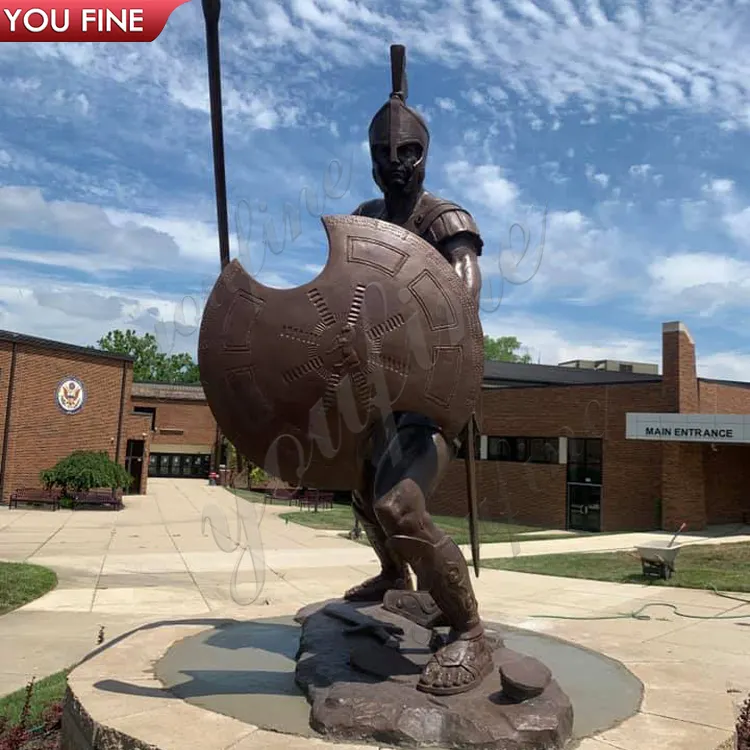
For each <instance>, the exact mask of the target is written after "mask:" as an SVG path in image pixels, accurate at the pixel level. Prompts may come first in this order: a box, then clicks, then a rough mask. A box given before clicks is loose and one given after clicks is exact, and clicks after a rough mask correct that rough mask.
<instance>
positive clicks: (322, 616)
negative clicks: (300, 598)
mask: <svg viewBox="0 0 750 750" xmlns="http://www.w3.org/2000/svg"><path fill="white" fill-rule="evenodd" d="M327 604H329V602H322V603H320V604H315V605H311V606H309V607H305V608H304V609H302V610H300V612H299V613H298V614H297V617H296V620H297V622H299V623H300V624H301V626H302V628H301V630H302V633H301V637H300V645H299V651H298V653H297V668H296V672H295V680H296V682H297V684H298V685H299V687H300V688H301V689H302V690H303V691H304V692H305V694H306V695H307V698H308V701H309V702H310V704H311V713H310V723H311V726H312V727H313V729H315V730H316V731H317V732H320V733H321V734H322V735H324V736H325V737H326V738H328V739H330V740H334V741H346V742H374V743H380V744H386V745H401V746H407V747H420V746H433V747H434V746H438V747H442V748H456V749H457V750H458V749H460V750H472V749H473V750H479V749H480V748H481V750H557V749H559V748H563V747H565V745H566V744H567V743H568V741H569V739H570V737H571V733H572V727H573V707H572V705H571V702H570V700H569V699H568V697H567V695H566V694H565V693H564V692H563V691H562V690H561V688H560V686H559V685H558V684H557V682H555V680H554V679H553V678H552V675H550V673H549V670H547V668H546V667H545V666H544V665H543V664H541V662H539V661H537V660H536V659H532V658H530V657H527V656H524V655H522V654H519V653H517V652H514V651H512V650H510V649H507V648H505V647H504V646H503V643H502V640H501V638H500V634H497V633H495V634H489V635H490V637H491V638H492V639H493V647H494V661H495V669H494V670H493V672H492V673H491V674H490V675H489V676H488V677H487V678H485V680H484V681H483V682H482V684H481V685H479V686H478V687H476V688H475V689H474V690H472V691H470V692H468V693H464V694H462V695H455V696H432V695H428V694H426V693H422V692H420V691H418V690H417V689H416V684H417V680H418V679H419V675H420V672H421V670H422V668H423V666H424V665H425V664H426V663H427V661H428V660H429V658H430V656H431V654H432V651H431V648H430V642H431V636H432V632H431V631H430V630H427V629H425V628H422V627H420V626H419V625H416V624H414V623H412V622H410V621H409V620H406V619H405V618H403V617H400V616H399V615H397V614H394V613H391V612H388V611H386V610H385V609H383V607H382V606H380V605H343V603H340V602H336V607H337V608H339V609H340V608H341V607H342V606H349V607H351V608H352V609H353V610H356V613H358V615H359V616H360V617H362V616H364V617H369V618H372V625H373V626H374V627H372V628H369V629H368V628H367V627H366V626H365V627H364V628H363V627H362V626H361V625H360V626H359V628H358V629H356V630H354V631H353V632H347V630H348V629H349V630H351V626H348V625H347V623H346V622H344V621H342V620H341V619H339V618H338V617H332V616H330V615H329V614H327V613H325V612H324V611H323V610H324V607H325V606H326V605H327ZM378 624H379V625H381V626H385V628H386V629H387V632H390V633H392V632H393V630H392V627H393V626H396V628H401V630H402V631H403V632H402V633H401V634H399V635H397V640H398V644H397V647H396V648H394V647H393V643H392V640H391V643H390V644H387V643H385V641H386V638H385V637H383V635H382V634H383V631H382V630H381V631H380V634H381V637H378V633H377V632H376V631H377V630H378V628H377V627H376V626H377V625H378ZM389 628H390V629H389ZM388 629H389V630H388ZM503 686H505V689H504V688H503Z"/></svg>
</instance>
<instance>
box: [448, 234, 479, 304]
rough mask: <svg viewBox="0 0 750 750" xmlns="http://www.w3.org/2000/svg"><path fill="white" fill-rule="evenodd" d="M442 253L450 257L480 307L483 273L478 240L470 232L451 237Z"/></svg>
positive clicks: (475, 302) (451, 262) (455, 269)
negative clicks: (480, 267)
mask: <svg viewBox="0 0 750 750" xmlns="http://www.w3.org/2000/svg"><path fill="white" fill-rule="evenodd" d="M440 250H441V252H442V255H443V256H444V257H445V258H447V259H448V261H449V263H450V264H451V265H452V266H453V270H454V271H455V272H456V273H457V274H458V277H459V278H460V279H461V281H463V283H464V286H465V287H466V290H467V291H468V292H469V294H470V295H471V298H472V299H473V300H474V304H475V305H476V306H477V308H478V307H479V293H480V291H481V289H482V273H481V271H480V270H479V258H478V253H477V251H478V250H479V251H480V252H481V249H480V248H477V242H476V240H475V239H474V237H472V236H471V235H470V234H468V233H467V234H459V235H456V236H455V237H449V238H448V239H446V240H445V241H444V242H443V243H442V247H441V248H440Z"/></svg>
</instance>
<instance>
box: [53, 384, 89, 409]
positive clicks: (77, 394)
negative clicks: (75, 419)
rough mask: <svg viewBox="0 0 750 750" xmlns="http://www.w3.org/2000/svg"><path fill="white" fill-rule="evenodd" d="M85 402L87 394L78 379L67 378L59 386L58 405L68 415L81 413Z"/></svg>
mask: <svg viewBox="0 0 750 750" xmlns="http://www.w3.org/2000/svg"><path fill="white" fill-rule="evenodd" d="M85 400H86V392H85V391H84V389H83V383H81V381H80V380H78V378H65V380H62V381H61V382H60V384H59V385H58V386H57V405H58V406H59V407H60V408H61V409H62V410H63V411H64V412H65V413H66V414H75V413H76V412H79V411H81V409H82V408H83V404H84V401H85Z"/></svg>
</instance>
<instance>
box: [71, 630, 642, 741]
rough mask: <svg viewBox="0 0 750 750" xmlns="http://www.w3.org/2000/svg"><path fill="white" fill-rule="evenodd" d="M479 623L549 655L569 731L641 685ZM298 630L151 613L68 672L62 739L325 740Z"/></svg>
mask: <svg viewBox="0 0 750 750" xmlns="http://www.w3.org/2000/svg"><path fill="white" fill-rule="evenodd" d="M487 625H488V627H489V628H490V629H492V630H494V631H496V632H497V633H498V634H499V635H500V636H501V637H502V638H503V640H504V641H505V643H506V645H507V646H508V647H509V648H512V649H513V650H514V651H518V652H520V653H522V654H527V655H529V656H532V657H535V658H536V659H538V660H539V661H541V662H543V663H544V664H545V665H546V666H547V667H549V669H550V670H551V672H552V674H553V675H554V678H555V680H556V681H557V682H558V683H559V685H560V687H561V688H562V689H563V690H564V691H565V693H566V694H567V695H568V697H569V698H570V700H571V702H572V704H573V710H574V726H573V739H574V741H575V740H576V739H580V738H582V737H587V736H591V735H594V734H597V733H599V732H602V731H605V730H606V729H609V728H611V727H612V726H615V725H617V724H619V723H621V722H622V721H624V720H625V719H627V718H628V717H630V716H632V715H633V714H634V713H636V712H637V711H638V709H639V706H640V703H641V699H642V694H643V688H642V685H641V683H640V682H639V681H638V680H637V679H636V678H635V677H634V676H633V675H632V674H631V673H630V672H629V671H628V670H626V669H625V668H624V667H623V666H622V665H621V664H619V663H618V662H615V661H614V660H612V659H609V658H607V657H604V656H602V655H600V654H597V653H594V652H592V651H588V650H586V649H583V648H581V647H579V646H575V645H573V644H570V643H566V642H563V641H560V640H557V639H554V638H551V637H549V636H546V635H541V634H538V633H531V632H526V631H519V630H514V629H511V628H507V627H505V626H502V625H499V624H493V623H487ZM299 635H300V627H299V625H298V624H297V623H296V622H295V621H294V619H293V617H291V616H290V617H281V618H269V619H258V620H253V621H247V622H239V621H234V620H228V621H211V620H205V621H187V622H186V623H184V624H165V625H160V624H158V623H157V624H155V625H154V626H152V627H149V628H146V629H142V630H139V631H137V632H135V633H134V634H132V635H130V636H128V637H127V638H125V639H123V640H122V641H120V642H119V643H114V644H108V645H105V646H104V647H102V648H101V649H99V650H98V652H95V653H94V655H92V657H90V658H89V659H88V660H87V661H86V662H84V663H83V664H81V665H80V666H79V667H77V668H76V669H75V670H73V672H72V673H71V675H70V676H69V679H68V683H69V690H68V696H67V699H66V706H65V712H64V716H63V732H62V734H63V744H62V750H93V748H94V747H107V748H108V750H116V749H117V748H123V750H124V749H127V750H140V749H141V748H142V749H143V750H145V748H149V750H154V748H158V749H159V750H169V749H170V748H179V750H192V748H195V749H196V750H198V748H200V750H225V749H226V748H230V747H231V748H232V750H272V749H273V748H282V747H283V748H293V749H294V750H306V749H307V748H310V750H312V748H313V747H318V748H323V747H326V746H327V743H324V742H323V741H322V740H321V739H320V736H319V735H317V734H316V733H315V732H314V731H313V730H312V729H310V726H309V716H310V707H309V705H308V703H307V700H306V698H305V697H304V696H303V694H302V692H301V691H300V690H299V688H297V686H296V685H295V682H294V673H295V666H296V661H295V656H296V654H297V648H298V645H299ZM574 744H575V742H574ZM330 747H337V748H338V749H339V750H343V748H353V747H362V746H360V745H357V746H355V745H341V744H338V745H335V746H334V745H330ZM369 747H370V748H371V747H372V745H370V746H369Z"/></svg>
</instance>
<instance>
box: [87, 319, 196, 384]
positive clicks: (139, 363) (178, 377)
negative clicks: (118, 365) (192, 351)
mask: <svg viewBox="0 0 750 750" xmlns="http://www.w3.org/2000/svg"><path fill="white" fill-rule="evenodd" d="M97 346H98V347H99V349H101V350H102V351H105V352H115V353H117V354H127V355H130V356H131V357H134V358H135V362H134V363H133V380H135V381H136V382H141V383H144V382H145V383H148V382H151V383H188V384H194V383H200V373H199V371H198V365H197V364H196V363H195V362H194V361H193V358H192V357H191V356H190V355H189V354H171V355H168V354H165V353H164V352H162V351H160V349H159V343H158V342H157V340H156V337H155V336H154V335H153V334H151V333H147V334H145V335H143V336H139V335H138V334H137V333H136V332H135V331H131V330H127V331H119V330H118V331H110V332H109V333H108V334H107V335H106V336H104V337H103V338H101V339H99V341H98V342H97Z"/></svg>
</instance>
